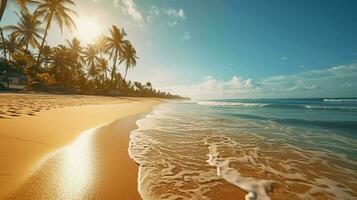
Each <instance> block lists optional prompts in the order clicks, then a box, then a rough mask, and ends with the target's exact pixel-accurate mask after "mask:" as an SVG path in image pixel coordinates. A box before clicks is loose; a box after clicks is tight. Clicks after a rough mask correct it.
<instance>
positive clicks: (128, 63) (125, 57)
mask: <svg viewBox="0 0 357 200" xmlns="http://www.w3.org/2000/svg"><path fill="white" fill-rule="evenodd" d="M136 59H138V57H137V56H136V50H135V48H134V47H133V45H131V43H130V42H129V41H127V42H125V44H124V46H123V53H122V55H121V58H120V63H122V62H124V64H125V75H124V81H125V79H126V74H127V73H128V69H129V68H133V67H135V65H136Z"/></svg>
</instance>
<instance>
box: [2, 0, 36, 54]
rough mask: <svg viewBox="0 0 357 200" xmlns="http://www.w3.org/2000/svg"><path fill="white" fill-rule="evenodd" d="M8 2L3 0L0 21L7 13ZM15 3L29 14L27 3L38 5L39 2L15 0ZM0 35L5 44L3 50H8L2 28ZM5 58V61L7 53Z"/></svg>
mask: <svg viewBox="0 0 357 200" xmlns="http://www.w3.org/2000/svg"><path fill="white" fill-rule="evenodd" d="M7 2H8V1H7V0H1V4H0V21H1V19H2V17H3V15H4V12H5V8H6V6H7ZM14 2H15V3H17V4H18V5H20V7H21V10H22V11H24V12H25V13H27V7H26V3H37V1H34V0H14ZM0 33H1V40H2V43H3V48H4V49H6V46H5V45H6V42H5V37H4V34H3V30H2V27H0ZM4 56H5V60H6V52H5V54H4Z"/></svg>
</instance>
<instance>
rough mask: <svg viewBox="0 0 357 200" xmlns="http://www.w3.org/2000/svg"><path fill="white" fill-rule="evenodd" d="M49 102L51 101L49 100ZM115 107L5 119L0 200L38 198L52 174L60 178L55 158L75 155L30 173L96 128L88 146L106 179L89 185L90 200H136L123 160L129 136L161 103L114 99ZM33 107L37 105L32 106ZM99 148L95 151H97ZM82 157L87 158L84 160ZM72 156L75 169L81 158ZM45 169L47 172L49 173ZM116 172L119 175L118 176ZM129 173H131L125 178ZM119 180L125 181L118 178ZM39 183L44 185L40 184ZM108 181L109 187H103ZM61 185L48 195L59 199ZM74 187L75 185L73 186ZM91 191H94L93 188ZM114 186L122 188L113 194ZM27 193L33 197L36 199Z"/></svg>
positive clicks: (129, 163)
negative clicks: (118, 199)
mask: <svg viewBox="0 0 357 200" xmlns="http://www.w3.org/2000/svg"><path fill="white" fill-rule="evenodd" d="M31 95H32V96H33V95H34V94H31ZM27 96H28V95H27ZM49 96H51V98H52V97H53V95H49ZM0 97H1V96H0ZM77 97H78V96H77ZM53 98H56V97H53ZM97 98H98V97H97ZM117 101H118V102H117V103H116V104H113V102H110V103H109V104H99V105H80V106H72V105H71V106H68V107H66V106H65V107H63V108H59V109H58V108H56V109H50V110H45V111H40V112H38V113H36V115H35V116H32V115H31V116H30V115H28V116H24V115H22V116H19V117H14V118H10V119H6V118H5V119H0V127H2V128H1V134H0V138H1V139H0V199H3V198H6V197H9V195H10V194H11V195H10V198H9V199H18V198H16V197H24V196H27V195H29V196H31V197H33V195H35V196H36V195H37V196H38V195H40V196H38V197H41V194H42V193H43V192H44V191H46V188H47V187H46V188H42V189H41V185H42V186H43V187H44V186H45V185H46V186H48V184H49V182H48V181H49V180H52V181H54V182H53V183H56V181H55V179H53V177H56V176H57V178H58V177H61V176H58V174H57V175H56V174H53V173H59V172H60V170H59V169H60V167H59V165H60V164H62V163H65V162H63V158H61V159H62V160H61V159H59V157H66V156H65V155H67V157H73V156H74V155H76V154H78V153H67V154H63V153H60V155H62V156H57V157H58V158H54V161H52V159H50V160H48V161H45V162H44V165H43V167H40V170H39V171H36V170H33V167H34V166H36V165H37V164H38V162H39V161H40V160H41V159H43V158H44V157H45V156H46V155H48V154H49V153H50V152H57V150H58V149H62V148H66V147H70V146H72V145H73V144H74V143H76V141H77V140H78V139H80V137H81V135H82V133H83V131H85V130H88V129H90V128H93V127H98V126H100V127H99V128H98V130H97V131H96V134H95V135H94V136H93V139H94V140H93V141H94V142H95V143H93V144H91V145H90V146H92V147H95V149H96V151H95V152H94V153H95V156H93V157H95V158H96V159H97V161H95V162H94V163H95V165H97V167H94V169H95V170H96V172H98V173H99V172H100V173H103V172H106V173H103V175H101V176H98V177H97V178H101V179H98V180H96V179H95V178H94V180H96V181H99V182H95V183H94V184H95V185H94V187H93V188H92V189H95V191H96V193H94V194H93V195H101V196H105V195H106V194H111V193H113V191H119V190H124V189H125V191H124V192H123V193H122V194H121V195H123V194H128V195H135V193H133V192H128V191H136V193H137V194H136V195H137V196H130V197H128V199H140V196H139V194H138V192H137V186H136V184H137V165H136V163H135V162H134V161H133V160H131V159H130V157H129V155H128V145H129V137H130V132H131V130H133V129H135V127H136V123H135V122H136V120H137V119H139V116H142V115H143V114H145V113H148V112H149V111H150V110H151V109H152V108H153V107H154V106H156V105H158V104H160V103H161V100H159V99H141V98H133V99H131V98H126V99H117ZM9 102H10V101H9ZM32 103H34V104H36V102H32ZM134 119H135V120H134ZM114 127H115V128H114ZM118 132H120V134H118ZM113 138H116V139H115V140H114V139H113ZM115 141H116V142H115ZM72 143H73V144H72ZM77 143H78V142H77ZM99 146H100V148H98V147H99ZM68 149H70V148H68ZM59 151H61V150H59ZM113 152H118V153H117V154H116V153H113ZM68 155H69V156H68ZM84 155H85V156H86V154H84ZM93 155H94V154H93ZM77 156H79V157H77V158H76V159H74V162H75V163H78V162H79V158H80V157H81V156H80V154H79V155H77ZM85 156H83V157H85ZM54 157H56V156H54ZM50 158H51V157H50ZM67 160H68V159H67ZM49 163H52V164H49ZM56 163H57V164H56ZM57 165H58V166H57ZM78 165H79V166H81V167H83V166H85V165H84V164H82V165H80V163H78ZM48 166H52V167H50V168H48ZM114 166H116V167H114ZM123 166H126V167H123ZM46 167H47V170H46ZM41 168H42V169H44V171H42V172H45V173H42V172H41ZM62 168H63V167H62ZM54 169H56V170H57V171H56V170H54ZM72 169H73V167H72ZM120 170H122V171H121V172H119V171H120ZM70 171H71V170H70ZM128 171H131V172H134V173H128ZM49 172H51V173H52V174H51V173H49ZM78 172H80V170H79V171H78ZM46 173H47V174H46ZM78 174H81V173H78ZM129 174H132V175H129ZM133 174H134V175H133ZM123 175H125V176H124V177H123ZM34 177H35V178H34ZM104 177H106V178H104ZM119 177H121V178H119ZM82 178H83V177H82ZM82 178H80V179H73V178H72V179H73V180H72V181H74V182H76V181H77V182H78V180H82ZM91 178H93V177H91ZM115 178H117V179H115ZM114 179H115V180H117V181H115V180H114ZM34 180H36V181H35V182H34ZM41 180H42V181H45V182H41ZM108 180H112V181H109V182H108ZM82 181H83V180H82ZM91 181H93V180H91ZM29 183H30V184H29ZM45 183H46V184H45ZM129 183H130V184H129ZM133 184H134V185H133ZM64 185H65V184H63V183H58V182H57V185H56V186H55V188H57V190H56V191H55V190H52V193H53V194H54V193H56V192H59V193H61V191H62V193H63V192H64V190H63V188H62V190H58V187H60V188H61V187H63V186H64ZM75 185H78V183H77V184H75ZM96 185H97V187H95V186H96ZM119 186H122V188H121V189H119V190H118V187H119ZM134 186H135V187H134ZM91 187H92V186H91ZM35 188H36V189H35ZM49 188H50V187H49ZM111 188H116V190H113V191H111ZM71 190H73V189H71ZM31 191H37V193H36V192H31ZM41 191H42V192H41ZM106 191H107V192H106ZM47 193H51V191H50V192H49V191H48V190H47ZM26 194H27V195H26ZM113 194H114V193H113ZM116 194H118V193H116ZM85 195H88V194H85ZM89 197H90V196H89ZM138 197H139V198H138ZM108 198H109V197H108Z"/></svg>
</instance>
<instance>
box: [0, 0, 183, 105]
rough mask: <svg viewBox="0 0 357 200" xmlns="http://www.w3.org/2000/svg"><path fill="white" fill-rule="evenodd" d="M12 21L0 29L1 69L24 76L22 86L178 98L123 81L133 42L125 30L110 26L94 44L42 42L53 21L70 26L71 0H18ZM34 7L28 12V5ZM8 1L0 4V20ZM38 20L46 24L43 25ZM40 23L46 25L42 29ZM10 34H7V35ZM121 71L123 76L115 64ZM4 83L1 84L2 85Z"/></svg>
mask: <svg viewBox="0 0 357 200" xmlns="http://www.w3.org/2000/svg"><path fill="white" fill-rule="evenodd" d="M14 2H15V3H17V4H18V5H19V8H20V11H19V14H17V16H18V18H19V22H18V23H17V24H16V25H10V26H6V27H1V29H0V31H1V41H0V47H1V51H2V58H0V72H1V73H3V74H6V75H7V76H8V75H9V74H14V73H15V74H22V75H23V76H24V77H25V79H26V90H35V91H46V92H62V93H76V94H96V95H113V96H116V95H120V96H145V97H165V98H180V97H179V96H177V95H171V94H170V93H166V92H162V91H159V90H155V89H153V88H152V85H151V83H150V82H148V83H146V84H142V83H139V82H131V81H127V80H125V78H126V75H127V73H128V70H129V69H132V68H134V67H135V66H136V63H137V59H138V57H137V55H136V50H135V48H134V46H133V45H132V44H131V43H130V41H129V40H127V39H126V33H125V31H124V29H120V28H118V27H117V26H115V25H113V26H112V27H111V28H110V29H109V35H108V36H105V35H101V36H100V37H99V38H97V40H96V41H95V42H94V43H92V44H87V45H85V46H82V44H81V43H80V41H79V40H78V39H77V38H73V39H72V40H67V41H66V44H60V45H58V46H55V47H50V46H48V45H46V39H47V36H48V30H49V29H50V28H51V26H53V25H55V24H54V23H56V25H58V26H59V28H60V29H61V30H62V29H63V28H64V27H66V28H73V27H75V23H74V21H73V20H72V18H71V16H70V15H72V14H75V12H74V11H73V10H71V9H70V8H69V6H74V5H75V3H74V1H73V0H37V1H34V0H27V1H26V0H18V1H14ZM29 3H31V4H32V5H33V6H34V7H35V8H36V9H35V11H34V12H33V13H30V11H29V9H27V8H26V5H27V4H29ZM6 5H7V1H4V0H2V1H1V5H0V20H1V18H2V16H3V12H4V10H5V8H6ZM41 22H44V23H43V25H42V23H41ZM43 26H44V27H43ZM4 32H8V34H7V37H5V33H4ZM119 67H123V70H125V74H124V77H123V76H122V75H121V74H120V72H118V68H119ZM5 87H6V86H4V85H3V89H4V88H5Z"/></svg>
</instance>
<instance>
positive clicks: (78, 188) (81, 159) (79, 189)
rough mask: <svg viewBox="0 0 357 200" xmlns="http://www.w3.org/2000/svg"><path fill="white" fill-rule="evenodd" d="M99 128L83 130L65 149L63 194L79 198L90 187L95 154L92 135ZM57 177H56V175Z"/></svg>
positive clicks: (61, 184) (67, 196)
mask: <svg viewBox="0 0 357 200" xmlns="http://www.w3.org/2000/svg"><path fill="white" fill-rule="evenodd" d="M96 129H97V128H92V129H89V130H87V131H85V132H83V133H82V134H81V135H80V136H79V137H78V138H77V139H76V140H75V141H74V142H73V143H72V144H71V145H70V146H68V147H67V148H65V149H64V152H63V154H64V160H63V164H62V170H61V171H60V172H61V173H62V174H61V176H60V177H61V180H59V181H60V182H59V185H60V186H62V189H63V194H65V197H66V198H74V197H75V198H79V197H80V196H82V195H83V194H84V193H85V191H87V190H88V189H89V187H90V183H91V182H92V181H93V178H94V166H93V164H94V163H95V162H94V160H93V159H94V156H93V155H92V149H91V148H92V145H91V142H92V136H93V134H94V133H95V132H96ZM54 178H55V179H56V177H54Z"/></svg>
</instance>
